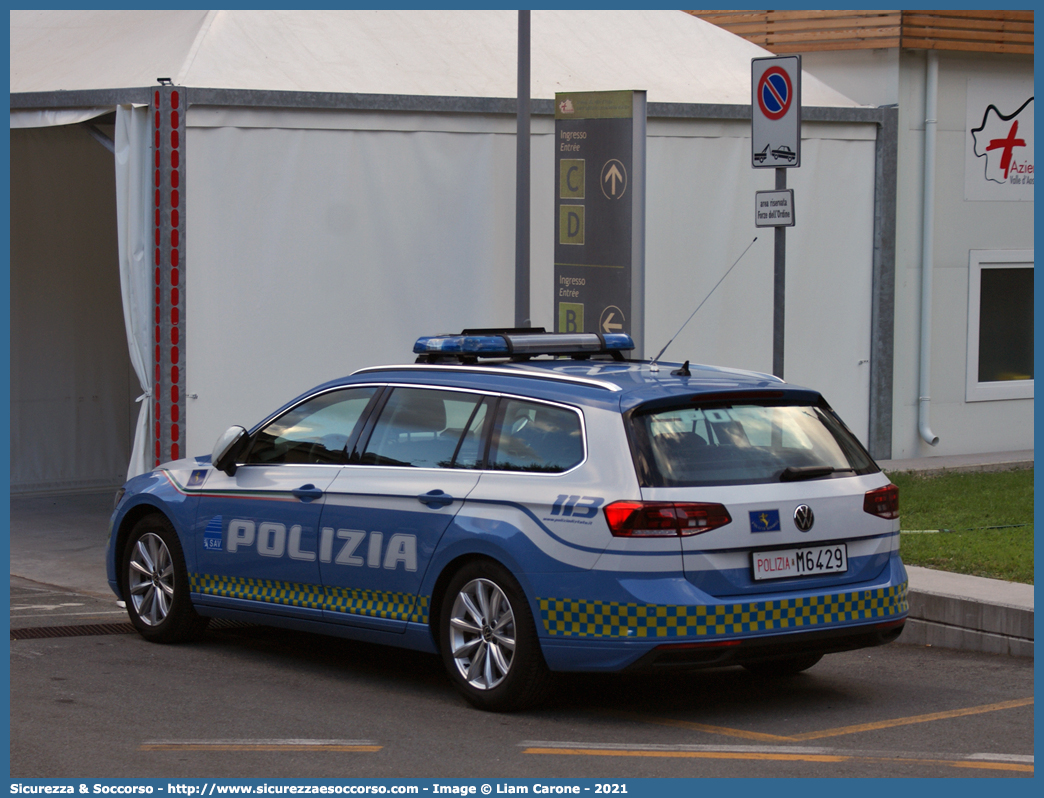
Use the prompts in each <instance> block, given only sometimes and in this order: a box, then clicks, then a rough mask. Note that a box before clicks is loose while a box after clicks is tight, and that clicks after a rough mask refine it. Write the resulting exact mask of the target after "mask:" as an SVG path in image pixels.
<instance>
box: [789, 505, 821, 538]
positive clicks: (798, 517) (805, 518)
mask: <svg viewBox="0 0 1044 798" xmlns="http://www.w3.org/2000/svg"><path fill="white" fill-rule="evenodd" d="M815 522H816V516H815V513H813V512H812V508H811V507H809V506H808V505H807V504H799V505H798V507H797V509H796V510H794V524H795V526H797V528H798V529H800V530H801V531H802V532H808V530H810V529H811V528H812V524H814V523H815Z"/></svg>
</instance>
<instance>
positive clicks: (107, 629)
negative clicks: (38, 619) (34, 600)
mask: <svg viewBox="0 0 1044 798" xmlns="http://www.w3.org/2000/svg"><path fill="white" fill-rule="evenodd" d="M250 626H256V624H252V623H245V622H243V621H228V620H225V619H224V618H215V619H213V620H212V621H211V622H210V624H209V625H208V626H207V628H208V629H211V630H220V629H244V628H247V627H250ZM134 632H135V629H134V626H133V625H132V624H130V623H85V624H71V625H69V626H32V627H28V628H25V629H12V630H11V639H12V640H39V639H41V638H46V637H87V636H90V635H129V634H134Z"/></svg>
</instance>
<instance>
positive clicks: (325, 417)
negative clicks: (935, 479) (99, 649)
mask: <svg viewBox="0 0 1044 798" xmlns="http://www.w3.org/2000/svg"><path fill="white" fill-rule="evenodd" d="M633 348H634V345H633V343H632V341H631V339H630V338H629V337H628V336H627V335H598V334H590V333H588V334H569V335H562V334H552V333H543V332H534V331H531V330H525V331H520V330H515V331H500V332H495V331H486V330H478V331H465V332H464V333H462V334H460V335H448V336H436V337H428V338H421V339H420V340H418V341H417V343H416V345H415V347H414V352H415V353H416V354H417V355H418V357H417V360H416V362H415V363H412V364H410V365H400V366H384V367H375V368H366V369H362V370H361V371H357V372H355V373H354V374H352V375H351V376H349V377H346V378H343V379H339V380H334V381H332V382H328V383H326V384H324V385H320V386H318V387H316V388H314V389H312V390H311V391H308V392H307V393H305V394H302V395H301V396H299V397H297V398H296V399H294V400H293V401H291V402H289V403H288V404H286V405H285V406H284V407H282V408H281V409H279V410H278V411H276V412H275V413H274V414H273V415H272V416H270V417H269V418H267V419H265V420H264V421H262V422H261V423H260V424H258V425H256V426H255V427H253V428H252V429H249V430H247V429H245V428H243V427H232V428H231V429H229V430H228V431H227V432H226V433H225V434H224V435H222V436H221V438H220V439H219V440H218V442H217V445H216V446H215V448H214V451H213V454H212V455H210V456H204V457H197V458H194V459H186V460H178V461H176V462H171V463H166V464H164V465H162V466H160V467H158V468H157V469H155V470H154V471H152V472H151V473H148V474H144V475H142V476H139V477H135V478H134V479H132V480H130V481H129V482H128V483H127V484H126V485H125V486H124V487H123V488H122V489H121V490H120V491H119V493H118V494H117V504H116V509H115V511H114V513H113V516H112V521H111V526H110V537H109V544H108V553H107V559H108V563H107V565H108V579H109V583H110V585H111V586H112V589H113V590H114V591H115V592H116V594H117V596H119V597H120V598H122V599H123V600H124V601H125V602H126V606H127V610H128V613H129V615H130V619H131V621H132V622H133V624H134V626H135V627H136V628H137V630H138V631H139V632H140V633H141V634H142V635H143V636H144V637H145V638H146V639H148V640H152V641H156V642H175V641H182V640H188V639H191V638H193V637H194V636H196V635H198V634H200V633H201V632H202V630H203V628H204V627H205V626H206V624H207V622H208V621H209V619H211V618H227V619H238V620H245V621H251V622H257V623H262V624H266V625H272V626H282V627H288V628H293V629H301V630H306V631H312V632H323V633H327V634H333V635H341V636H344V637H350V638H355V639H359V640H366V641H372V642H376V643H383V644H389V645H394V646H401V647H404V648H410V649H417V650H421V651H429V652H433V653H435V652H437V653H438V654H439V655H440V656H441V658H442V660H443V662H444V664H445V666H446V670H447V671H448V673H449V675H450V678H451V680H452V681H453V682H454V683H455V685H456V687H457V688H458V689H459V690H460V691H461V692H462V693H463V695H464V696H465V697H466V698H467V699H468V700H469V701H470V702H471V703H473V704H474V705H476V706H478V707H480V708H483V709H489V710H509V709H517V708H520V707H525V706H530V705H533V704H534V703H537V702H539V700H540V699H541V697H542V696H543V695H544V694H545V693H546V691H547V689H548V686H549V684H550V682H551V675H552V673H553V672H556V671H623V670H627V669H666V668H672V667H673V668H697V667H716V666H721V665H731V664H738V665H743V666H745V667H747V668H748V669H750V670H751V671H754V672H755V673H757V674H764V675H785V674H791V673H796V672H798V671H802V670H805V669H807V668H809V667H811V666H812V665H814V664H815V663H816V662H817V661H818V660H819V659H820V657H821V656H822V655H823V654H824V653H829V652H836V651H844V650H849V649H855V648H860V647H865V646H873V645H878V644H882V643H887V642H889V641H891V640H894V639H895V638H896V637H898V636H899V634H900V632H901V630H902V627H903V624H904V622H905V619H906V616H907V610H908V603H907V577H906V571H905V569H904V567H903V564H902V562H901V561H900V559H899V507H898V505H899V501H898V491H897V489H896V487H895V486H894V485H892V484H891V483H890V482H889V480H888V479H887V477H886V476H885V475H884V474H883V473H882V472H881V470H880V469H879V468H878V466H877V465H876V464H875V463H874V462H873V460H872V459H871V458H870V456H869V455H868V454H867V452H866V451H865V450H864V449H863V447H862V446H861V445H860V444H859V442H858V441H857V440H856V438H855V436H854V435H853V434H852V433H851V432H850V431H849V430H848V429H847V428H846V427H845V425H844V424H843V423H842V422H841V420H840V419H839V418H838V417H837V415H836V414H835V413H834V411H833V410H832V409H831V408H830V406H829V405H828V404H827V403H826V401H824V399H823V397H822V396H821V395H820V394H819V393H817V392H816V391H813V390H808V389H806V388H799V387H795V386H792V385H789V384H787V383H785V382H783V381H781V380H779V379H777V378H775V377H772V376H769V375H765V374H758V373H752V372H745V371H738V370H732V369H725V368H715V367H708V366H691V367H690V366H689V364H688V363H685V364H684V365H681V366H679V365H678V364H658V363H655V362H648V361H632V360H628V359H626V353H627V352H629V351H631V350H632V349H633Z"/></svg>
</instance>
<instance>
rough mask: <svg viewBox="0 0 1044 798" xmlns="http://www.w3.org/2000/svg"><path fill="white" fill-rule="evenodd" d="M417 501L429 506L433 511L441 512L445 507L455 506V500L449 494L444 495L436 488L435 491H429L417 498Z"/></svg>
mask: <svg viewBox="0 0 1044 798" xmlns="http://www.w3.org/2000/svg"><path fill="white" fill-rule="evenodd" d="M417 501H419V502H420V503H421V504H426V505H428V507H430V508H431V509H433V510H441V509H442V508H443V507H448V506H449V505H451V504H453V502H454V499H453V497H452V496H450V495H449V494H448V493H443V492H442V491H441V490H439V489H438V488H436V489H435V490H429V491H428V492H427V493H422V494H421V495H420V496H418V497H417Z"/></svg>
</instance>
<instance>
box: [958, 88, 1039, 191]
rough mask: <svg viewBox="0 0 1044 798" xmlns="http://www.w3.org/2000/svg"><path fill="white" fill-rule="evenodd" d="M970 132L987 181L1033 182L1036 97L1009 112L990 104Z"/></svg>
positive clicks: (1015, 184)
mask: <svg viewBox="0 0 1044 798" xmlns="http://www.w3.org/2000/svg"><path fill="white" fill-rule="evenodd" d="M969 132H970V133H971V135H972V140H973V152H974V154H975V156H976V157H977V158H981V159H982V161H980V163H981V164H982V166H981V167H980V168H981V169H982V170H983V171H982V172H981V173H980V174H982V176H983V177H984V178H985V179H986V181H988V182H991V183H999V184H1002V185H1009V186H1026V187H1027V188H1029V187H1031V186H1032V185H1033V97H1030V98H1029V99H1027V100H1026V101H1025V102H1023V103H1022V104H1021V105H1020V106H1019V107H1018V108H1017V109H1016V110H1015V111H1014V112H1013V113H1009V114H1005V113H1002V112H1001V110H1000V109H999V108H998V107H997V106H996V105H993V104H992V103H991V104H989V105H988V106H986V110H985V112H984V113H983V116H982V124H980V125H979V126H978V127H973V128H971V130H970V131H969ZM1029 198H1030V199H1032V195H1031V196H1030V197H1029Z"/></svg>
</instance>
